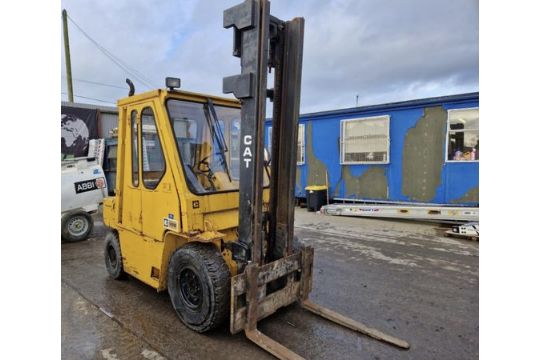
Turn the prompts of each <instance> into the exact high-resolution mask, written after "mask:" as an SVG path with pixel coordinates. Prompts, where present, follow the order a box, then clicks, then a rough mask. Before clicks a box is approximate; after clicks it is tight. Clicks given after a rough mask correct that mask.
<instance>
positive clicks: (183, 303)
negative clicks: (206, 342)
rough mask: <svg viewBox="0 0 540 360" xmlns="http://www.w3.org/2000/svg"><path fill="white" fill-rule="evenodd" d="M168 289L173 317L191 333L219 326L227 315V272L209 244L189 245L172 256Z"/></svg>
mask: <svg viewBox="0 0 540 360" xmlns="http://www.w3.org/2000/svg"><path fill="white" fill-rule="evenodd" d="M167 288H168V290H169V296H170V297H171V302H172V305H173V307H174V310H175V311H176V314H177V315H178V317H179V318H180V320H182V322H183V323H184V324H185V325H186V326H187V327H189V328H190V329H192V330H195V331H197V332H200V333H202V332H205V331H208V330H211V329H213V328H215V327H217V326H218V325H220V324H221V323H222V322H223V321H224V320H225V319H226V318H227V315H228V312H229V302H230V300H229V298H230V294H229V292H230V273H229V268H228V267H227V264H225V261H224V260H223V257H222V255H221V253H220V252H219V250H218V249H217V248H216V247H215V246H213V245H212V244H201V243H190V244H187V245H186V246H184V247H183V248H181V249H178V250H177V251H176V252H175V253H174V254H173V255H172V257H171V260H170V262H169V269H168V274H167Z"/></svg>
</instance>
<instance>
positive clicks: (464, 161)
mask: <svg viewBox="0 0 540 360" xmlns="http://www.w3.org/2000/svg"><path fill="white" fill-rule="evenodd" d="M463 110H478V119H479V120H478V129H469V131H478V136H480V107H478V106H476V107H468V108H456V109H448V110H446V140H445V142H444V147H445V151H444V160H445V162H447V163H477V162H479V161H480V160H479V159H476V160H448V140H449V137H450V131H456V130H450V113H451V112H452V111H463ZM457 131H460V130H457ZM461 131H463V132H465V131H467V130H461Z"/></svg>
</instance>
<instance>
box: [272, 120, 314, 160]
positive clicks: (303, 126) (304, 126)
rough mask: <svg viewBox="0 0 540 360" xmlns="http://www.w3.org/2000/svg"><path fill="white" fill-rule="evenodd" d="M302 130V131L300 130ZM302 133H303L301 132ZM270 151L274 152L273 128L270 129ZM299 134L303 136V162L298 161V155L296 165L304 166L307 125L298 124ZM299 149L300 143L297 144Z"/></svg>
mask: <svg viewBox="0 0 540 360" xmlns="http://www.w3.org/2000/svg"><path fill="white" fill-rule="evenodd" d="M300 129H302V130H300ZM300 131H302V132H300ZM267 134H268V139H267V140H268V147H267V148H268V151H272V126H269V127H268V132H267ZM298 134H302V148H301V149H302V161H298V155H299V154H296V165H304V164H305V163H306V125H305V124H301V123H298ZM296 146H297V147H298V142H297V144H296Z"/></svg>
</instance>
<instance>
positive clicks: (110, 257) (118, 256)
mask: <svg viewBox="0 0 540 360" xmlns="http://www.w3.org/2000/svg"><path fill="white" fill-rule="evenodd" d="M104 255H105V267H106V268H107V272H108V273H109V276H110V277H111V278H113V279H114V280H122V279H125V278H126V277H127V275H126V273H125V272H124V265H123V263H122V251H121V250H120V241H119V240H118V233H117V232H116V231H109V232H108V233H107V235H106V236H105V248H104Z"/></svg>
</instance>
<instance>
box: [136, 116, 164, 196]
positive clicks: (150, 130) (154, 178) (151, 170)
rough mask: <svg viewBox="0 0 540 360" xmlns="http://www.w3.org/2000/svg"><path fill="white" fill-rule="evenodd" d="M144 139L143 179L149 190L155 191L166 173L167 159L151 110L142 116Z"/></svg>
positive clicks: (142, 154) (142, 153)
mask: <svg viewBox="0 0 540 360" xmlns="http://www.w3.org/2000/svg"><path fill="white" fill-rule="evenodd" d="M141 135H142V136H141V138H142V152H141V156H142V179H143V183H144V186H145V187H146V188H147V189H155V188H156V187H157V185H158V184H159V181H160V180H161V177H162V176H163V174H164V173H165V159H164V157H163V151H162V150H161V142H160V141H159V134H158V131H157V126H156V119H155V118H154V112H153V111H152V109H151V108H149V107H147V108H145V109H144V110H143V111H142V114H141Z"/></svg>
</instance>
